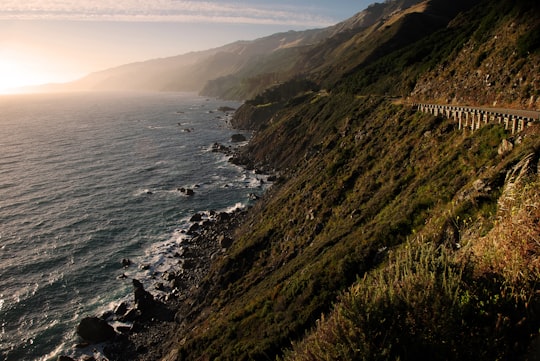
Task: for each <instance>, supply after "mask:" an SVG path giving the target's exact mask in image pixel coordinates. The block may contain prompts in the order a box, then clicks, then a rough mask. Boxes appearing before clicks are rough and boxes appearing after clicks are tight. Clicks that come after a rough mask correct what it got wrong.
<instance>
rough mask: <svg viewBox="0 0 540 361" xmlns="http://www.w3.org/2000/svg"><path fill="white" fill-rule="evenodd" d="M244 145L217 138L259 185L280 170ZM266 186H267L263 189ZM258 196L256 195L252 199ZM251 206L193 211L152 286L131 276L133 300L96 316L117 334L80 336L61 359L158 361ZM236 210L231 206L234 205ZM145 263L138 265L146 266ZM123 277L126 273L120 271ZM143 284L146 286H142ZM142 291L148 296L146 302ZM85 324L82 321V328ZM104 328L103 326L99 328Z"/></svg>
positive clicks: (192, 314) (192, 311)
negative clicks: (170, 262) (97, 338)
mask: <svg viewBox="0 0 540 361" xmlns="http://www.w3.org/2000/svg"><path fill="white" fill-rule="evenodd" d="M244 147H245V145H242V146H236V147H235V146H224V145H222V144H219V143H215V144H214V145H213V147H212V151H213V152H219V153H222V154H224V155H225V156H227V157H229V159H228V161H229V162H230V163H232V164H235V165H237V166H240V167H242V168H244V169H246V170H252V171H254V173H255V174H259V175H266V178H265V180H263V179H261V185H262V184H265V183H268V184H271V183H272V182H273V181H274V180H275V179H276V175H275V174H273V173H272V172H270V171H269V170H268V169H267V168H266V167H262V169H259V168H257V167H256V166H255V165H254V164H253V163H252V162H251V161H250V160H249V159H248V158H247V157H246V156H244V155H242V152H241V150H242V148H244ZM267 191H268V189H265V190H264V191H263V194H265V193H266V192H267ZM258 199H259V196H257V195H253V197H252V198H251V200H252V201H258ZM252 206H253V205H252V204H251V205H250V204H248V205H246V206H242V205H239V204H236V205H233V206H231V207H230V208H229V210H227V211H221V212H216V211H213V210H209V211H204V212H198V213H195V214H193V215H192V217H191V219H190V221H189V224H190V226H189V228H187V229H183V230H181V233H182V234H183V238H182V241H181V242H180V244H179V245H178V247H177V249H176V250H174V251H173V252H174V254H173V257H174V259H175V262H177V266H176V267H175V269H174V270H173V269H171V270H170V271H165V272H154V275H153V276H152V279H151V281H150V285H149V286H148V285H147V287H146V289H144V288H143V287H142V284H141V283H140V281H139V280H137V279H135V278H133V279H132V282H133V285H134V286H133V292H132V296H130V300H129V301H119V302H118V303H117V304H116V305H115V306H114V309H110V310H107V311H105V312H104V313H103V314H101V315H94V316H93V317H92V318H94V319H96V320H102V321H105V322H106V323H107V324H108V325H109V326H111V327H114V331H115V333H114V336H113V337H111V338H109V339H107V340H106V341H104V342H91V341H89V340H85V339H83V338H82V337H81V336H80V332H79V330H77V333H78V334H79V335H77V336H76V337H77V339H78V341H79V343H76V344H75V349H77V350H78V352H76V356H75V357H76V358H73V357H71V356H64V355H61V356H58V360H61V361H75V360H93V359H105V360H110V361H112V360H118V361H128V360H139V361H146V360H148V361H149V360H156V359H161V358H163V357H165V356H166V355H167V353H169V352H170V351H171V347H170V344H169V343H170V342H171V341H172V340H173V339H174V335H175V331H176V330H178V329H179V328H181V324H182V322H183V321H185V320H193V319H194V318H196V316H197V314H198V312H200V311H201V306H203V303H204V297H205V291H204V290H206V289H207V288H209V285H210V283H211V282H208V281H207V280H206V277H207V275H208V274H209V272H210V269H211V267H212V265H213V263H214V262H215V261H216V260H217V259H219V258H221V257H226V254H227V249H228V248H229V247H231V245H232V244H233V243H234V237H235V235H234V233H235V231H236V229H237V228H238V226H239V225H240V224H242V222H243V221H244V220H245V219H246V217H247V215H248V214H249V211H250V208H251V207H252ZM231 209H232V210H231ZM122 265H123V267H124V268H125V269H128V268H130V267H136V265H134V264H132V263H131V260H129V259H123V260H122ZM145 266H146V265H139V267H145ZM121 278H127V277H126V276H125V275H124V274H122V276H121ZM141 288H142V289H143V290H142V291H141ZM141 292H143V294H144V296H143V298H144V297H146V299H147V300H149V303H148V304H142V303H145V302H146V301H141ZM80 326H81V325H79V327H78V329H79V328H80ZM98 332H100V331H98Z"/></svg>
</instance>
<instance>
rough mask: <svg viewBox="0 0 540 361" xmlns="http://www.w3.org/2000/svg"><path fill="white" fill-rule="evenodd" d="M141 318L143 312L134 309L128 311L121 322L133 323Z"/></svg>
mask: <svg viewBox="0 0 540 361" xmlns="http://www.w3.org/2000/svg"><path fill="white" fill-rule="evenodd" d="M139 317H141V311H139V310H136V309H134V308H132V309H130V310H129V311H127V312H126V313H125V314H124V316H122V317H121V318H120V319H119V320H120V321H122V322H133V321H135V320H136V319H138V318H139Z"/></svg>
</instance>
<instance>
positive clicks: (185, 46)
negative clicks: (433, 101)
mask: <svg viewBox="0 0 540 361" xmlns="http://www.w3.org/2000/svg"><path fill="white" fill-rule="evenodd" d="M373 2H375V0H333V1H329V0H328V1H322V0H309V1H308V0H299V1H294V2H292V1H283V0H280V1H273V2H268V1H263V0H225V1H219V2H218V1H214V0H208V1H197V0H192V1H183V0H24V1H22V0H1V2H0V93H2V92H6V89H8V88H13V87H18V86H26V85H35V84H43V83H49V82H66V81H71V80H75V79H78V78H80V77H82V76H84V75H86V74H88V73H91V72H95V71H99V70H104V69H107V68H111V67H114V66H118V65H122V64H127V63H131V62H136V61H143V60H148V59H154V58H162V57H167V56H174V55H180V54H184V53H186V52H189V51H196V50H205V49H210V48H213V47H217V46H221V45H225V44H228V43H231V42H233V41H236V40H252V39H256V38H260V37H263V36H267V35H271V34H274V33H277V32H282V31H288V30H305V29H312V28H321V27H326V26H330V25H333V24H335V23H337V22H339V21H342V20H345V19H347V18H349V17H351V16H353V15H354V14H355V13H357V12H359V11H362V10H363V9H365V8H366V7H367V6H368V5H369V4H370V3H373Z"/></svg>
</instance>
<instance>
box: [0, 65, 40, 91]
mask: <svg viewBox="0 0 540 361" xmlns="http://www.w3.org/2000/svg"><path fill="white" fill-rule="evenodd" d="M47 81H48V79H47V75H46V74H40V73H38V72H35V71H33V70H32V68H31V67H30V66H29V65H28V64H24V63H21V62H17V61H15V60H11V59H2V58H0V93H1V94H7V93H14V92H17V88H20V87H25V86H30V85H38V84H43V83H44V82H47Z"/></svg>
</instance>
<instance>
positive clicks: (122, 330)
mask: <svg viewBox="0 0 540 361" xmlns="http://www.w3.org/2000/svg"><path fill="white" fill-rule="evenodd" d="M130 331H131V326H118V327H116V332H119V333H129V332H130Z"/></svg>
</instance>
